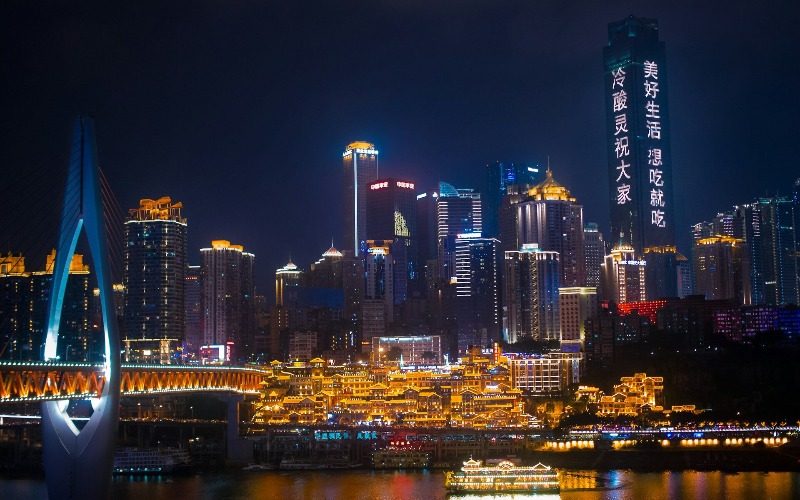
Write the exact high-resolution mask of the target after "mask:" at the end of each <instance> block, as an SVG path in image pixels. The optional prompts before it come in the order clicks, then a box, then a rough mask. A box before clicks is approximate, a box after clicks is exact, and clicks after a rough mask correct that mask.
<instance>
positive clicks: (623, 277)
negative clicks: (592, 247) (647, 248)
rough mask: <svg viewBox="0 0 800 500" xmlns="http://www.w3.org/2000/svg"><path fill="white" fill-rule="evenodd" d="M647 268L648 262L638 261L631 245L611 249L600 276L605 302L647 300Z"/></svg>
mask: <svg viewBox="0 0 800 500" xmlns="http://www.w3.org/2000/svg"><path fill="white" fill-rule="evenodd" d="M646 267H647V262H645V261H644V260H641V259H638V258H637V257H636V252H635V251H634V249H633V247H631V246H630V245H624V244H622V245H617V246H615V247H614V248H613V249H611V253H610V254H609V255H606V258H605V259H604V261H603V267H602V272H601V274H600V281H601V288H602V291H603V300H608V301H611V302H613V303H615V304H624V303H626V302H638V301H641V300H646V299H647V292H646V290H647V289H646V281H645V279H646V278H645V272H646V271H645V268H646Z"/></svg>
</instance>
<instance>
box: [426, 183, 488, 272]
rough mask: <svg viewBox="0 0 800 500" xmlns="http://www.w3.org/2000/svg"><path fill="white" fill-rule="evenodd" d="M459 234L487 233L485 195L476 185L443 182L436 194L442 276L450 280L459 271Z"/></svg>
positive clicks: (438, 249)
mask: <svg viewBox="0 0 800 500" xmlns="http://www.w3.org/2000/svg"><path fill="white" fill-rule="evenodd" d="M459 234H477V235H479V236H481V235H483V211H482V209H481V195H480V193H477V192H475V190H474V189H456V188H455V187H453V185H452V184H448V183H446V182H440V183H439V195H438V197H437V198H436V238H437V254H438V260H439V271H438V274H439V276H438V278H439V280H441V281H443V282H448V281H450V279H451V278H452V277H453V276H454V272H455V244H456V239H457V238H458V235H459Z"/></svg>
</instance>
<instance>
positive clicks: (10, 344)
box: [0, 252, 41, 359]
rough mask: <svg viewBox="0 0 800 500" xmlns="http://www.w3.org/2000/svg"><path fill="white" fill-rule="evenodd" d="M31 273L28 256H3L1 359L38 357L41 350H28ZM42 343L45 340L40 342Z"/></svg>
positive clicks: (0, 259) (0, 267) (0, 257)
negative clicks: (27, 267) (27, 265)
mask: <svg viewBox="0 0 800 500" xmlns="http://www.w3.org/2000/svg"><path fill="white" fill-rule="evenodd" d="M30 287H31V273H29V272H27V271H26V270H25V257H24V256H23V255H22V254H20V255H13V254H12V253H11V252H9V253H8V255H0V359H38V358H39V349H38V347H37V349H36V350H35V351H34V352H33V353H30V352H24V351H23V349H25V347H26V346H27V345H30V346H33V342H32V341H30V340H28V337H29V332H30V328H29V325H28V323H29V321H30V306H29V302H30V299H29V295H30ZM39 343H41V341H40V342H39Z"/></svg>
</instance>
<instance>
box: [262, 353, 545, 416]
mask: <svg viewBox="0 0 800 500" xmlns="http://www.w3.org/2000/svg"><path fill="white" fill-rule="evenodd" d="M496 361H497V362H495V360H493V359H490V358H489V357H484V356H482V355H480V354H477V353H472V354H470V355H469V356H467V357H465V358H463V359H462V362H461V363H459V364H456V365H445V366H442V367H441V368H440V369H436V370H434V369H427V370H420V371H409V370H404V369H401V368H400V366H399V364H393V365H391V366H389V365H384V366H378V365H370V366H365V365H348V366H334V365H332V364H330V363H327V362H326V361H325V360H323V359H321V358H315V359H312V360H311V361H309V362H308V363H299V362H298V363H290V364H284V363H280V362H278V361H273V362H272V375H271V376H270V377H268V378H267V380H266V381H265V382H264V384H263V386H264V387H263V391H262V396H261V399H260V401H259V402H258V403H257V407H256V416H255V420H254V421H255V422H256V423H262V424H270V425H281V424H304V425H315V424H317V425H319V424H328V423H337V424H339V425H357V424H372V425H384V424H399V425H408V426H416V427H445V426H450V427H461V428H475V429H485V428H506V427H508V428H525V427H528V426H530V425H531V422H533V418H532V417H531V416H530V415H528V414H526V413H525V408H524V400H523V395H522V391H521V390H520V389H516V388H514V387H512V383H511V377H510V373H509V370H508V359H507V358H505V357H499V359H497V360H496Z"/></svg>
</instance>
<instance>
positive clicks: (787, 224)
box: [758, 197, 800, 305]
mask: <svg viewBox="0 0 800 500" xmlns="http://www.w3.org/2000/svg"><path fill="white" fill-rule="evenodd" d="M758 205H759V208H760V211H761V244H762V248H761V250H762V254H761V265H762V271H763V273H764V302H765V303H767V304H775V305H785V304H800V289H799V288H800V283H798V282H799V281H800V272H798V271H800V269H798V257H797V239H798V238H797V230H796V228H797V218H798V214H797V213H796V209H795V207H796V205H795V203H794V200H792V199H791V198H789V197H775V198H762V199H760V200H758Z"/></svg>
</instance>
